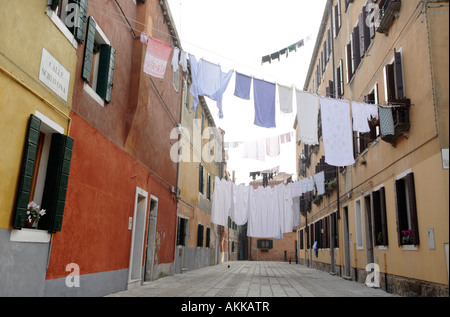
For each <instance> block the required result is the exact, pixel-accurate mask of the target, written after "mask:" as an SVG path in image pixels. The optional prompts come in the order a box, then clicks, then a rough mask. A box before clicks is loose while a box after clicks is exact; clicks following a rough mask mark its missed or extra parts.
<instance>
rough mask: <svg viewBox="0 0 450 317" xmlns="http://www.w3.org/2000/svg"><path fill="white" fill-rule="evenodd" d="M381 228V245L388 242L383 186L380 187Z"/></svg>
mask: <svg viewBox="0 0 450 317" xmlns="http://www.w3.org/2000/svg"><path fill="white" fill-rule="evenodd" d="M380 207H381V210H380V211H381V230H382V232H383V245H388V244H389V239H388V230H387V218H386V194H385V190H384V187H381V188H380Z"/></svg>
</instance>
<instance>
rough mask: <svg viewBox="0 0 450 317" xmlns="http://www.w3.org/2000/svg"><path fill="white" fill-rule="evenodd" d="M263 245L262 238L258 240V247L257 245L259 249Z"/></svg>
mask: <svg viewBox="0 0 450 317" xmlns="http://www.w3.org/2000/svg"><path fill="white" fill-rule="evenodd" d="M261 246H262V240H257V241H256V247H257V248H258V249H261Z"/></svg>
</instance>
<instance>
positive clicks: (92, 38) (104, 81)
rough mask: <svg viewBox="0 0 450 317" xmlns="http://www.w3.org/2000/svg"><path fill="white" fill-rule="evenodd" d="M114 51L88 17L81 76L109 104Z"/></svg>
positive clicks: (92, 19)
mask: <svg viewBox="0 0 450 317" xmlns="http://www.w3.org/2000/svg"><path fill="white" fill-rule="evenodd" d="M115 56H116V51H115V50H114V48H112V46H111V45H110V43H109V40H108V38H107V37H106V36H105V34H104V33H103V31H102V30H101V29H100V28H99V27H98V26H97V23H96V22H95V20H94V18H93V17H89V21H88V28H87V35H86V45H85V50H84V61H83V69H82V74H81V76H82V77H83V79H84V80H85V81H86V83H87V84H88V85H89V86H90V87H91V88H92V90H93V91H95V92H96V93H97V95H98V96H99V97H101V98H102V99H103V100H104V101H105V102H106V103H110V102H111V93H112V88H113V75H114V61H115Z"/></svg>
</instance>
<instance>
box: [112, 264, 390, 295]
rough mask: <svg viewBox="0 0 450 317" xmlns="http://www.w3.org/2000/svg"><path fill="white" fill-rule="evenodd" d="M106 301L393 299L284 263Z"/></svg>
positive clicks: (231, 269)
mask: <svg viewBox="0 0 450 317" xmlns="http://www.w3.org/2000/svg"><path fill="white" fill-rule="evenodd" d="M107 296H108V297H394V295H392V294H389V293H386V292H385V291H383V290H380V289H373V288H369V287H367V286H365V285H363V284H361V283H357V282H354V281H347V280H344V279H343V278H341V277H337V276H333V275H331V274H329V273H327V272H323V271H319V270H316V269H313V268H308V267H306V266H304V265H300V264H294V263H292V264H289V263H287V262H250V261H238V262H227V263H225V264H219V265H216V266H209V267H206V268H202V269H199V270H195V271H190V272H185V273H182V274H176V275H174V276H167V277H164V278H161V279H158V280H156V281H153V282H146V283H144V285H142V286H140V287H137V288H134V289H131V290H127V291H123V292H119V293H114V294H110V295H107Z"/></svg>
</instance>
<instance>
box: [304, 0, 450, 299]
mask: <svg viewBox="0 0 450 317" xmlns="http://www.w3.org/2000/svg"><path fill="white" fill-rule="evenodd" d="M448 14H449V11H448V1H419V0H408V1H389V0H381V1H377V2H376V3H372V2H369V1H367V2H366V1H364V0H354V1H347V0H329V1H327V4H326V8H325V12H324V15H323V20H322V24H321V28H320V31H319V34H318V39H317V43H316V46H315V50H314V54H313V57H312V60H311V64H310V68H309V72H308V75H307V78H306V81H305V87H304V90H305V91H308V92H312V93H318V94H319V95H321V96H329V97H332V98H338V99H346V100H350V101H359V102H366V103H375V104H378V105H390V106H393V107H392V108H390V109H391V110H392V114H393V120H394V125H395V131H394V135H383V134H381V131H380V122H379V120H378V121H377V120H372V122H370V128H371V131H370V132H369V133H365V134H362V133H358V132H353V144H354V155H355V158H356V162H355V164H354V165H351V166H342V167H334V166H329V165H327V164H326V163H325V162H324V158H325V154H326V153H325V152H324V146H323V142H322V138H320V142H319V143H320V144H319V145H317V146H306V145H305V144H303V143H302V142H301V140H299V142H298V144H299V145H298V147H297V155H298V160H299V161H298V162H299V171H298V172H299V176H300V177H309V176H311V175H314V174H315V173H316V172H320V171H325V179H326V184H327V191H326V194H325V195H322V196H319V195H316V194H315V192H310V193H307V194H304V196H303V197H302V210H303V212H302V221H301V223H302V225H301V226H300V228H299V230H298V237H299V241H300V243H299V252H298V254H299V256H300V261H301V262H302V263H306V264H308V265H310V266H313V267H316V268H319V269H323V270H327V271H330V272H333V273H335V274H337V275H339V276H342V277H344V278H347V279H352V280H356V281H358V282H361V283H366V284H367V285H369V286H377V287H380V288H382V289H384V290H387V291H388V292H393V293H397V294H400V295H403V296H448V294H449V293H448V280H449V273H448V243H449V241H448V237H449V216H448V215H449V214H448V210H449V194H448V192H449V174H448V147H449V145H448V137H449V132H448V131H449V130H448V103H449V99H448V85H449V81H448V54H449V51H448V49H449V45H448V43H449V32H448V23H449V20H448ZM319 118H320V116H319ZM319 127H320V125H319ZM319 136H320V135H319ZM314 242H317V246H318V250H317V253H316V252H315V250H313V245H314ZM372 263H375V264H372ZM378 273H379V274H378Z"/></svg>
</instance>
